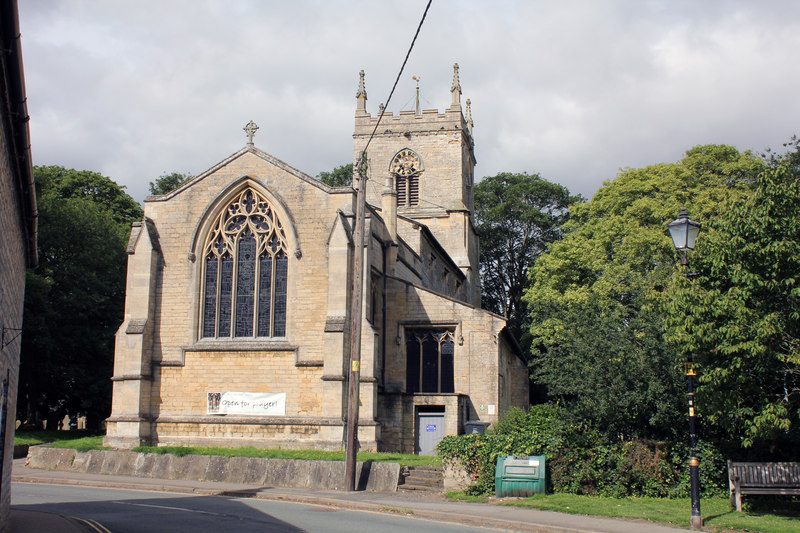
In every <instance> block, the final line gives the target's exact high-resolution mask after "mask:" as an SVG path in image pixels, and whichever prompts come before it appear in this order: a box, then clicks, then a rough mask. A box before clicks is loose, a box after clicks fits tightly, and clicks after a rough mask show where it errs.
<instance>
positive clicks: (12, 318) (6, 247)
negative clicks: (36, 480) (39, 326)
mask: <svg viewBox="0 0 800 533" xmlns="http://www.w3.org/2000/svg"><path fill="white" fill-rule="evenodd" d="M10 157H13V154H11V153H9V139H8V138H7V137H6V129H5V128H4V127H0V228H2V230H0V331H2V338H1V340H0V421H5V427H4V428H2V433H3V435H5V436H6V439H5V441H4V442H3V443H2V444H0V446H2V447H3V449H2V466H0V468H2V474H1V475H2V480H0V482H2V495H0V524H2V523H7V520H5V518H6V517H7V515H8V509H9V505H10V503H11V500H10V498H11V496H10V487H11V460H12V458H13V454H14V424H15V421H16V419H17V417H16V413H17V380H18V378H19V351H20V343H21V340H22V335H21V333H22V332H21V331H20V328H22V304H23V301H24V296H25V267H26V263H25V257H26V249H25V240H24V235H25V232H24V228H23V219H22V205H21V198H20V194H19V190H18V189H17V187H16V186H15V183H16V182H17V179H18V177H17V176H16V175H15V169H14V168H13V167H12V165H11V161H10V160H9V158H10Z"/></svg>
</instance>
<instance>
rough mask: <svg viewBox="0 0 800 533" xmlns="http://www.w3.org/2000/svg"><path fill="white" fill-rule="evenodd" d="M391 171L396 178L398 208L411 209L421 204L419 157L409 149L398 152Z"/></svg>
mask: <svg viewBox="0 0 800 533" xmlns="http://www.w3.org/2000/svg"><path fill="white" fill-rule="evenodd" d="M390 171H391V172H392V174H394V176H395V187H396V189H397V206H398V207H409V206H414V205H418V204H419V173H420V172H421V171H422V165H421V163H420V160H419V156H418V155H417V154H416V153H415V152H414V150H411V149H409V148H404V149H402V150H400V151H399V152H397V154H395V156H394V157H393V158H392V162H391V164H390Z"/></svg>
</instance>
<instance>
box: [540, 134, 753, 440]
mask: <svg viewBox="0 0 800 533" xmlns="http://www.w3.org/2000/svg"><path fill="white" fill-rule="evenodd" d="M764 166H765V164H764V162H763V161H762V160H761V159H760V158H758V157H756V156H754V155H753V154H751V153H749V152H745V153H741V152H739V151H738V150H736V149H735V148H733V147H730V146H720V145H710V146H698V147H695V148H693V149H691V150H689V151H687V153H686V157H685V158H684V159H683V160H682V161H681V162H680V163H673V164H660V165H653V166H650V167H646V168H643V169H630V170H625V171H623V172H622V173H621V174H620V175H619V176H618V177H617V178H616V179H615V180H613V181H611V182H607V183H606V184H605V185H604V186H603V187H602V188H601V189H600V190H599V191H598V192H597V194H596V195H595V197H594V198H593V199H592V201H591V202H588V203H585V204H578V205H575V206H574V207H573V208H572V209H571V212H570V220H569V221H568V222H567V224H565V226H564V230H565V231H566V235H565V237H564V238H563V239H562V240H560V241H558V242H555V243H553V244H552V245H551V246H550V249H549V252H548V253H546V254H543V255H542V256H541V257H540V258H539V260H538V261H537V262H536V264H535V265H534V266H533V268H532V271H531V287H530V288H529V289H528V291H527V292H526V294H525V301H526V302H527V303H528V305H529V308H530V311H531V324H532V325H531V335H532V337H533V354H534V363H533V371H534V374H535V377H534V380H535V381H536V382H537V383H539V384H541V385H544V386H546V387H547V388H548V391H549V393H550V397H551V398H552V399H554V400H557V401H560V402H562V403H564V404H566V405H568V406H570V407H571V408H572V409H573V410H574V411H575V412H578V413H582V414H583V415H584V416H587V417H589V418H588V420H589V421H591V422H594V423H595V424H597V426H598V427H600V428H601V429H604V430H607V431H609V432H618V434H617V435H614V436H620V435H619V434H621V435H622V436H626V437H643V438H650V437H657V438H662V437H668V436H670V435H671V434H672V432H673V431H674V430H675V427H676V424H675V423H673V421H674V420H675V418H674V417H675V416H676V414H680V415H681V416H682V414H683V411H684V409H682V408H681V409H679V410H678V409H676V407H675V403H674V401H673V400H674V398H678V399H679V400H682V398H683V396H682V394H681V390H682V389H683V377H682V374H681V372H680V371H679V369H678V361H676V354H675V352H676V348H675V347H674V346H672V345H670V344H667V343H666V342H665V341H664V339H663V335H662V332H663V331H664V325H663V315H662V313H658V312H656V311H657V304H658V302H659V301H660V298H661V295H662V290H663V289H664V287H666V286H667V285H668V284H669V283H670V282H671V280H672V279H673V278H672V275H673V273H674V271H675V265H676V257H675V253H674V249H673V246H672V242H671V240H670V238H669V237H668V236H667V233H666V224H667V223H668V222H669V221H670V220H672V219H674V218H675V217H676V215H677V214H678V210H679V208H680V206H681V204H686V207H687V210H688V211H689V213H690V214H691V215H692V218H693V219H696V220H699V221H701V222H702V221H704V220H707V219H709V218H710V217H711V216H712V215H714V214H716V212H717V211H718V210H719V208H720V204H721V202H723V201H724V200H725V199H726V198H728V197H729V195H731V194H739V193H741V192H742V191H745V190H748V188H749V187H750V186H751V185H750V183H751V182H752V180H753V179H754V178H755V176H756V175H757V174H758V172H759V171H761V170H763V169H764ZM593 332H595V333H593ZM601 335H603V336H604V337H601ZM621 373H624V374H621ZM567 376H569V377H571V378H572V380H573V381H574V383H572V384H569V383H567V382H566V379H567ZM578 376H580V377H579V378H578ZM659 397H661V398H662V399H661V400H659ZM620 408H624V411H623V413H622V414H623V416H624V417H625V418H626V426H625V427H621V426H620V424H613V423H611V422H610V421H612V420H613V419H614V418H615V417H618V416H620V413H618V412H615V411H616V410H617V409H620ZM682 425H683V424H681V426H682Z"/></svg>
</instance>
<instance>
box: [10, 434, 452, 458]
mask: <svg viewBox="0 0 800 533" xmlns="http://www.w3.org/2000/svg"><path fill="white" fill-rule="evenodd" d="M45 443H52V445H53V447H54V448H72V449H75V450H78V451H79V452H86V451H89V450H100V449H103V435H97V434H93V433H91V432H88V431H42V430H39V431H17V432H16V434H15V435H14V444H45ZM133 451H136V452H142V453H171V454H173V455H178V456H183V455H221V456H223V457H266V458H269V459H306V460H315V461H344V452H343V451H341V452H324V451H320V450H281V449H267V450H265V449H261V448H254V447H252V446H246V447H243V448H201V447H193V446H139V447H138V448H134V450H133ZM358 460H359V461H375V462H377V463H400V464H401V465H404V466H422V465H436V466H441V464H442V459H441V458H440V457H430V456H424V455H408V454H402V453H366V452H364V453H359V454H358Z"/></svg>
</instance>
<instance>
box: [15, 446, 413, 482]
mask: <svg viewBox="0 0 800 533" xmlns="http://www.w3.org/2000/svg"><path fill="white" fill-rule="evenodd" d="M28 466H29V467H31V468H41V469H45V470H65V471H71V472H82V473H90V474H115V475H121V476H137V477H151V478H161V479H188V480H195V481H223V482H226V483H246V484H251V485H267V486H269V485H273V486H276V487H293V488H310V489H329V490H335V489H339V488H341V487H342V480H343V478H344V462H343V461H302V460H294V459H264V458H258V457H219V456H214V455H186V456H184V457H178V456H175V455H170V454H156V453H148V454H144V453H137V452H130V451H118V450H92V451H89V452H78V451H75V450H69V449H62V448H48V447H46V446H32V447H31V448H30V451H29V452H28ZM399 478H400V465H399V464H397V463H374V462H371V461H367V462H361V463H358V464H357V465H356V487H357V489H358V490H367V491H374V492H394V491H396V490H397V482H398V480H399Z"/></svg>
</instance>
